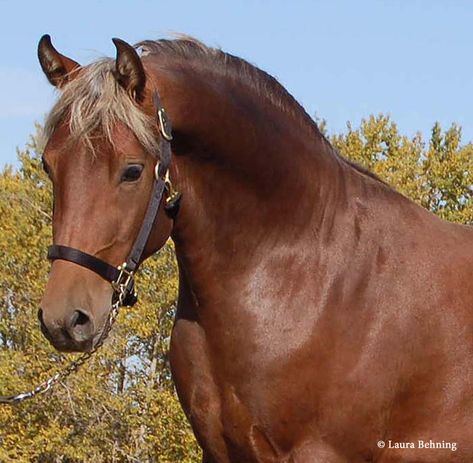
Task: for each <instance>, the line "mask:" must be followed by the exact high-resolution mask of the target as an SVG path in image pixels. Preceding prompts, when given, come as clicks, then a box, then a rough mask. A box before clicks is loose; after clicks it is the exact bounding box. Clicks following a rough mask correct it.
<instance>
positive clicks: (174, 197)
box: [164, 170, 181, 206]
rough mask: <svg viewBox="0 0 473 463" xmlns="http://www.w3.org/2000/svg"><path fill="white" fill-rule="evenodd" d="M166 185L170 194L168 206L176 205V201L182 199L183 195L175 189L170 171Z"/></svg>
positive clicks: (165, 181) (165, 180) (165, 177)
mask: <svg viewBox="0 0 473 463" xmlns="http://www.w3.org/2000/svg"><path fill="white" fill-rule="evenodd" d="M164 184H165V185H166V190H167V192H168V196H167V198H166V206H169V205H171V204H174V203H175V202H176V200H178V199H180V197H181V193H179V192H178V191H177V190H175V189H174V186H173V184H172V182H171V179H170V178H169V170H168V171H167V172H166V175H165V176H164Z"/></svg>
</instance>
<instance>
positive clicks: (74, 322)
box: [65, 309, 94, 342]
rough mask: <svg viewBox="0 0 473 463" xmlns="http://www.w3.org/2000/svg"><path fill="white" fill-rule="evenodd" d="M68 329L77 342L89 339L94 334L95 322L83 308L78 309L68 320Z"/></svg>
mask: <svg viewBox="0 0 473 463" xmlns="http://www.w3.org/2000/svg"><path fill="white" fill-rule="evenodd" d="M65 328H66V331H67V333H68V334H69V336H70V337H71V338H72V339H73V340H74V341H77V342H83V341H88V340H90V339H91V338H92V336H93V334H94V323H93V321H92V319H91V317H90V315H88V314H87V312H84V311H83V310H80V309H77V310H75V311H74V313H73V314H72V315H71V317H70V318H69V320H68V321H67V322H66V326H65Z"/></svg>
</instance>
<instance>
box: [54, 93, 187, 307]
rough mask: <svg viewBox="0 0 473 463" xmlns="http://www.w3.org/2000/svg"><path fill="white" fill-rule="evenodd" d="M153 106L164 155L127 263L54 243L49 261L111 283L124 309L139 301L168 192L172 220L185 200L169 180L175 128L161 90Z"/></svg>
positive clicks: (167, 202) (114, 293) (160, 154)
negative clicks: (141, 270)
mask: <svg viewBox="0 0 473 463" xmlns="http://www.w3.org/2000/svg"><path fill="white" fill-rule="evenodd" d="M153 103H154V105H155V108H156V111H157V119H158V125H159V131H160V133H161V143H160V151H161V152H160V153H159V160H158V161H157V163H156V167H155V170H154V175H155V179H154V184H153V189H152V193H151V198H150V201H149V203H148V208H147V210H146V214H145V217H144V220H143V224H142V225H141V229H140V231H139V233H138V236H137V237H136V240H135V242H134V244H133V247H132V248H131V251H130V253H129V255H128V258H127V259H126V261H125V262H124V263H123V264H122V265H120V266H119V267H114V266H113V265H110V264H109V263H108V262H105V261H103V260H102V259H99V258H98V257H96V256H93V255H91V254H87V253H86V252H83V251H81V250H79V249H76V248H71V247H69V246H62V245H58V244H54V245H52V246H50V247H49V248H48V259H49V260H56V259H61V260H67V261H69V262H73V263H75V264H77V265H80V266H82V267H85V268H87V269H89V270H91V271H92V272H95V273H97V274H98V275H100V276H101V277H102V278H104V279H105V280H107V281H109V282H110V283H111V285H112V287H113V300H112V302H115V301H116V300H117V298H118V297H119V296H120V305H122V306H133V305H134V304H136V302H137V300H138V296H137V294H136V291H135V280H134V274H135V272H136V270H137V269H138V266H139V265H140V263H141V261H142V257H143V251H144V249H145V247H146V244H147V243H148V239H149V236H150V234H151V230H152V228H153V224H154V222H155V220H156V216H157V214H158V210H159V207H160V205H161V203H162V200H163V197H164V193H165V192H167V198H166V200H165V211H166V213H167V214H168V215H169V216H170V217H171V218H175V216H176V214H177V212H178V210H179V202H180V199H181V194H180V193H178V192H176V191H174V189H173V187H172V184H171V181H170V180H169V165H170V163H171V140H172V135H171V132H172V127H171V123H170V122H169V120H168V118H167V117H166V112H165V111H164V108H163V107H162V105H161V100H160V98H159V94H158V92H157V91H155V92H154V94H153Z"/></svg>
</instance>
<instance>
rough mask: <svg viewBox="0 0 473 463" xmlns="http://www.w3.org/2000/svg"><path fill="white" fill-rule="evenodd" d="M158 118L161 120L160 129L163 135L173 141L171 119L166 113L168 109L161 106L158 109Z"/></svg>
mask: <svg viewBox="0 0 473 463" xmlns="http://www.w3.org/2000/svg"><path fill="white" fill-rule="evenodd" d="M158 120H159V130H160V132H161V135H162V136H163V137H164V138H165V139H166V140H167V141H171V140H172V134H171V132H170V131H169V125H170V124H169V120H168V117H167V115H166V111H164V108H159V109H158Z"/></svg>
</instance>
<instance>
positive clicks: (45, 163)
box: [41, 156, 49, 175]
mask: <svg viewBox="0 0 473 463" xmlns="http://www.w3.org/2000/svg"><path fill="white" fill-rule="evenodd" d="M41 166H42V167H43V170H44V171H45V172H46V173H47V174H48V175H49V166H48V163H47V162H46V160H45V159H44V157H43V156H41Z"/></svg>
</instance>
